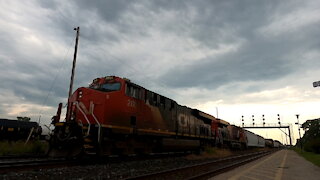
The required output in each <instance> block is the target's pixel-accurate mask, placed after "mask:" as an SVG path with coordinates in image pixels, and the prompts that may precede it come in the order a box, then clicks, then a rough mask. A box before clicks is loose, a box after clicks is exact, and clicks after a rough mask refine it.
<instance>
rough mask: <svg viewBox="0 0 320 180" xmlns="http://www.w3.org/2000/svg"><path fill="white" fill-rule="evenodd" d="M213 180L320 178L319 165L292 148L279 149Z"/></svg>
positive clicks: (307, 179)
mask: <svg viewBox="0 0 320 180" xmlns="http://www.w3.org/2000/svg"><path fill="white" fill-rule="evenodd" d="M211 179H213V180H225V179H229V180H280V179H284V180H320V167H318V166H315V165H313V164H312V163H311V162H309V161H307V160H305V159H304V158H303V157H301V156H299V155H298V154H297V153H296V152H294V151H292V150H281V151H278V152H276V153H273V154H271V155H269V156H266V157H263V158H261V159H258V160H256V161H253V162H251V163H249V164H246V165H244V166H242V167H239V168H236V169H234V170H232V171H229V172H228V173H224V174H221V175H218V176H216V177H213V178H211Z"/></svg>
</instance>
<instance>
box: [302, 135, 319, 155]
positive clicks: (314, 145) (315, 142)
mask: <svg viewBox="0 0 320 180" xmlns="http://www.w3.org/2000/svg"><path fill="white" fill-rule="evenodd" d="M303 148H304V150H305V151H308V152H313V153H317V154H320V138H319V137H318V138H315V139H311V140H309V141H308V142H306V143H305V144H304V146H303Z"/></svg>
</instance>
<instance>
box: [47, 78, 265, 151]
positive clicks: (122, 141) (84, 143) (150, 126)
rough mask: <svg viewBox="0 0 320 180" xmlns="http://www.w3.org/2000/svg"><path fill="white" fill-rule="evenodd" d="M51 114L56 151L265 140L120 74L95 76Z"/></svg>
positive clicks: (191, 147)
mask: <svg viewBox="0 0 320 180" xmlns="http://www.w3.org/2000/svg"><path fill="white" fill-rule="evenodd" d="M61 108H62V104H61V103H60V105H59V108H58V111H57V114H56V115H55V116H54V117H53V118H52V124H54V126H55V128H54V130H53V132H52V134H51V139H50V151H49V155H51V156H77V155H81V154H83V153H84V154H95V155H112V154H136V153H149V152H166V151H187V150H188V151H199V150H201V149H203V148H204V147H206V146H217V147H230V148H238V149H244V148H248V147H264V146H265V140H264V139H263V138H262V137H260V136H258V135H255V134H253V133H252V132H250V131H246V130H244V129H243V128H241V127H237V126H234V125H230V123H228V122H227V121H224V120H222V119H218V118H216V117H214V116H212V115H210V114H207V113H205V112H202V111H200V110H198V109H193V108H190V107H187V106H182V105H180V104H178V103H177V102H176V101H174V100H172V99H170V98H167V97H165V96H162V95H160V94H158V93H155V92H153V91H150V90H148V89H146V88H144V87H141V86H139V85H137V84H135V83H133V82H131V81H130V80H129V79H126V78H120V77H116V76H106V77H101V78H96V79H94V80H93V82H92V83H91V84H90V85H89V87H80V88H78V89H77V90H76V91H75V92H74V93H73V94H72V96H70V98H69V99H68V109H67V115H66V118H65V121H63V122H62V121H60V115H61Z"/></svg>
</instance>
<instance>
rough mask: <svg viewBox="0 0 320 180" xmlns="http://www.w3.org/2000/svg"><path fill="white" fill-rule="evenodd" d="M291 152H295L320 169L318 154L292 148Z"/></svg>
mask: <svg viewBox="0 0 320 180" xmlns="http://www.w3.org/2000/svg"><path fill="white" fill-rule="evenodd" d="M292 150H294V151H296V152H297V153H298V154H299V155H300V156H302V157H304V158H305V159H306V160H308V161H310V162H312V163H313V164H315V165H317V166H319V167H320V154H316V153H312V152H307V151H303V150H301V149H299V148H296V147H294V148H292Z"/></svg>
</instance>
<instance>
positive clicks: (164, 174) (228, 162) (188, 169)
mask: <svg viewBox="0 0 320 180" xmlns="http://www.w3.org/2000/svg"><path fill="white" fill-rule="evenodd" d="M272 152H274V151H263V152H255V153H249V154H244V155H238V156H233V157H228V158H223V159H218V160H212V161H209V162H204V163H200V164H196V165H190V166H185V167H179V168H173V169H169V170H164V171H160V172H155V173H149V174H145V175H140V176H135V177H129V178H127V180H136V179H203V178H204V177H208V176H210V175H212V176H213V175H216V174H218V173H222V172H225V171H227V170H230V169H233V168H235V167H238V166H240V165H243V164H245V163H248V162H251V161H253V160H255V159H258V158H260V157H263V156H265V155H268V154H270V153H272Z"/></svg>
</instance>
